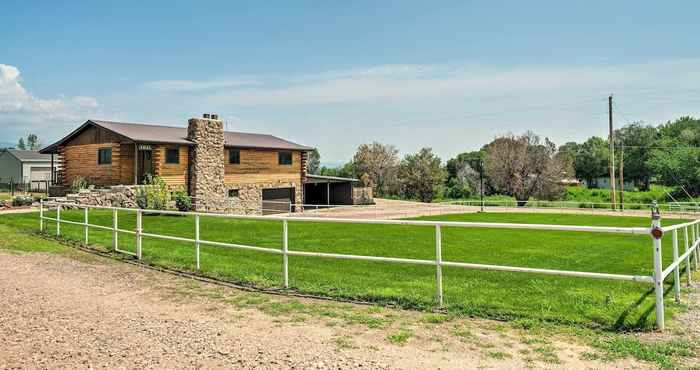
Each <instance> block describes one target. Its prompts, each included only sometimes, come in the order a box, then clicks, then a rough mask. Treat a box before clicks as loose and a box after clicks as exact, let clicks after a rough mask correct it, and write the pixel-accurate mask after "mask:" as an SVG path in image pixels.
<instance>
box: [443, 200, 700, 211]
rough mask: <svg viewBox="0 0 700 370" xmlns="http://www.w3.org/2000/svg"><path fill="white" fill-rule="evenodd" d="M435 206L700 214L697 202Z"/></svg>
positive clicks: (509, 202)
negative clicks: (654, 211)
mask: <svg viewBox="0 0 700 370" xmlns="http://www.w3.org/2000/svg"><path fill="white" fill-rule="evenodd" d="M435 204H449V205H461V206H468V207H485V208H488V207H506V208H520V209H522V208H525V209H527V208H543V209H570V210H577V209H578V210H600V211H604V210H609V211H623V210H624V211H642V210H643V211H649V210H651V209H652V208H654V207H656V208H659V209H660V210H662V211H666V212H680V213H697V212H700V204H698V203H697V202H672V203H631V202H625V203H620V202H616V203H611V202H588V201H571V200H562V201H558V200H529V201H527V202H525V203H524V204H523V205H522V206H518V201H516V200H488V199H484V200H483V201H482V200H478V199H476V200H454V201H446V202H439V203H435Z"/></svg>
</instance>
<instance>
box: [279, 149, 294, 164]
mask: <svg viewBox="0 0 700 370" xmlns="http://www.w3.org/2000/svg"><path fill="white" fill-rule="evenodd" d="M278 158H279V164H281V165H286V166H288V165H291V164H292V152H289V151H284V152H279V153H278Z"/></svg>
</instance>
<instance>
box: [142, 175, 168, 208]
mask: <svg viewBox="0 0 700 370" xmlns="http://www.w3.org/2000/svg"><path fill="white" fill-rule="evenodd" d="M144 183H145V184H144V186H142V187H141V188H140V189H139V190H138V191H137V193H136V204H137V205H138V206H139V208H142V209H146V208H148V209H157V210H161V209H165V208H166V207H167V205H168V201H169V200H170V193H169V192H168V185H167V184H166V183H165V181H163V179H162V178H160V177H159V176H154V177H151V176H147V177H145V178H144Z"/></svg>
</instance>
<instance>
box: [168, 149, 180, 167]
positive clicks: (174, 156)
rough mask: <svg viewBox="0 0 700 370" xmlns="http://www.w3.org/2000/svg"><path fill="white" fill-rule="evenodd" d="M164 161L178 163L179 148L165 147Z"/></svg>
mask: <svg viewBox="0 0 700 370" xmlns="http://www.w3.org/2000/svg"><path fill="white" fill-rule="evenodd" d="M165 163H166V164H179V163H180V150H179V149H178V148H172V149H166V150H165Z"/></svg>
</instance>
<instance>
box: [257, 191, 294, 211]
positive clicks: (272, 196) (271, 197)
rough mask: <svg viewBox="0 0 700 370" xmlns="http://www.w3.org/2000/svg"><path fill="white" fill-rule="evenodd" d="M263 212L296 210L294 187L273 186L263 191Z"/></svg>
mask: <svg viewBox="0 0 700 370" xmlns="http://www.w3.org/2000/svg"><path fill="white" fill-rule="evenodd" d="M262 208H263V214H264V215H266V214H274V213H286V212H289V211H290V209H291V210H292V212H293V211H294V188H273V189H263V191H262Z"/></svg>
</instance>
